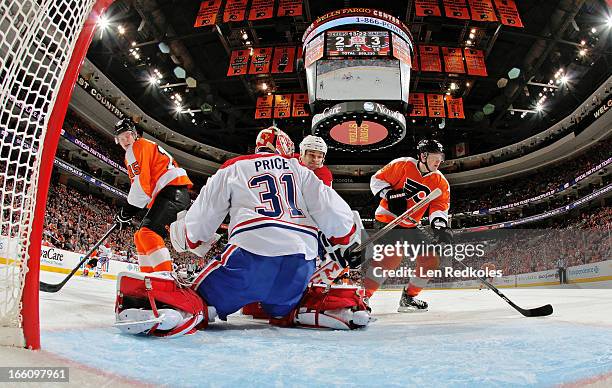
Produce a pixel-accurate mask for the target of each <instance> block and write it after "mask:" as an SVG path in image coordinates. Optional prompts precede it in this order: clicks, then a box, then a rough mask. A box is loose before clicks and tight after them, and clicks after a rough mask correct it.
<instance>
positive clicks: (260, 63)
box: [249, 47, 272, 74]
mask: <svg viewBox="0 0 612 388" xmlns="http://www.w3.org/2000/svg"><path fill="white" fill-rule="evenodd" d="M252 57H253V58H251V66H250V67H249V74H265V73H269V72H270V61H271V60H272V47H260V48H256V49H254V50H253V55H252Z"/></svg>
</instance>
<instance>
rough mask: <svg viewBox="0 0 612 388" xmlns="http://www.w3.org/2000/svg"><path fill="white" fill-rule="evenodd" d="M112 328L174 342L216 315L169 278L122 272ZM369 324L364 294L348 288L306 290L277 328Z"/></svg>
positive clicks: (278, 320) (273, 321) (312, 287)
mask: <svg viewBox="0 0 612 388" xmlns="http://www.w3.org/2000/svg"><path fill="white" fill-rule="evenodd" d="M115 315H116V322H115V327H117V328H118V329H119V330H121V331H122V332H124V333H126V334H142V335H152V336H156V337H167V338H170V337H176V336H180V335H184V334H192V333H194V332H195V331H196V330H198V329H205V328H206V326H207V325H208V323H209V322H214V318H215V317H216V316H217V313H216V309H215V308H214V307H213V306H207V304H206V301H205V300H204V299H203V298H202V297H201V296H200V295H199V294H198V293H196V292H195V291H194V290H193V289H191V288H188V287H185V286H184V285H181V284H179V283H178V282H177V280H176V279H174V278H172V277H171V276H170V275H168V274H157V273H155V274H146V273H140V272H121V273H119V275H118V277H117V299H116V303H115ZM370 321H371V317H370V312H369V308H368V307H367V305H366V303H365V301H364V292H363V289H361V288H359V287H357V286H348V285H331V286H330V285H324V284H319V285H310V286H309V287H308V288H307V289H306V291H305V293H304V296H303V297H302V299H301V302H300V303H299V305H298V307H297V308H295V309H293V310H292V311H291V312H290V313H289V314H287V315H286V316H284V317H277V318H271V319H270V323H271V324H273V325H277V326H283V327H293V326H302V327H309V328H326V329H337V330H352V329H358V328H362V327H365V326H367V325H368V323H369V322H370Z"/></svg>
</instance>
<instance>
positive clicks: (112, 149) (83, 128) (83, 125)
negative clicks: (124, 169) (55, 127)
mask: <svg viewBox="0 0 612 388" xmlns="http://www.w3.org/2000/svg"><path fill="white" fill-rule="evenodd" d="M63 128H64V130H65V131H66V132H68V133H69V134H71V135H72V136H74V137H76V138H78V139H79V140H80V141H82V142H83V143H85V144H87V145H88V146H90V147H91V148H93V149H95V150H96V151H98V152H100V153H102V154H104V155H106V156H108V157H109V158H110V159H112V160H113V161H115V162H117V164H119V165H120V166H123V159H124V157H125V153H124V151H123V150H122V149H121V147H119V146H118V145H117V144H115V143H114V142H113V141H111V140H110V139H108V138H105V137H103V136H102V135H100V134H99V133H97V132H96V131H95V130H92V129H91V128H92V126H91V125H90V124H88V123H87V122H86V121H84V120H83V119H81V118H80V117H79V116H78V115H77V114H76V113H75V112H73V111H72V110H71V109H68V112H66V119H65V120H64V125H63Z"/></svg>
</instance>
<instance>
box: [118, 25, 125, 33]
mask: <svg viewBox="0 0 612 388" xmlns="http://www.w3.org/2000/svg"><path fill="white" fill-rule="evenodd" d="M117 32H119V34H120V35H123V34H125V28H123V26H122V25H121V24H120V25H118V26H117Z"/></svg>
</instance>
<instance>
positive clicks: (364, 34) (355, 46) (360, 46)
mask: <svg viewBox="0 0 612 388" xmlns="http://www.w3.org/2000/svg"><path fill="white" fill-rule="evenodd" d="M326 35H327V39H326V47H327V50H326V52H327V56H328V57H335V56H386V55H389V32H387V31H328V32H327V33H326Z"/></svg>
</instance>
